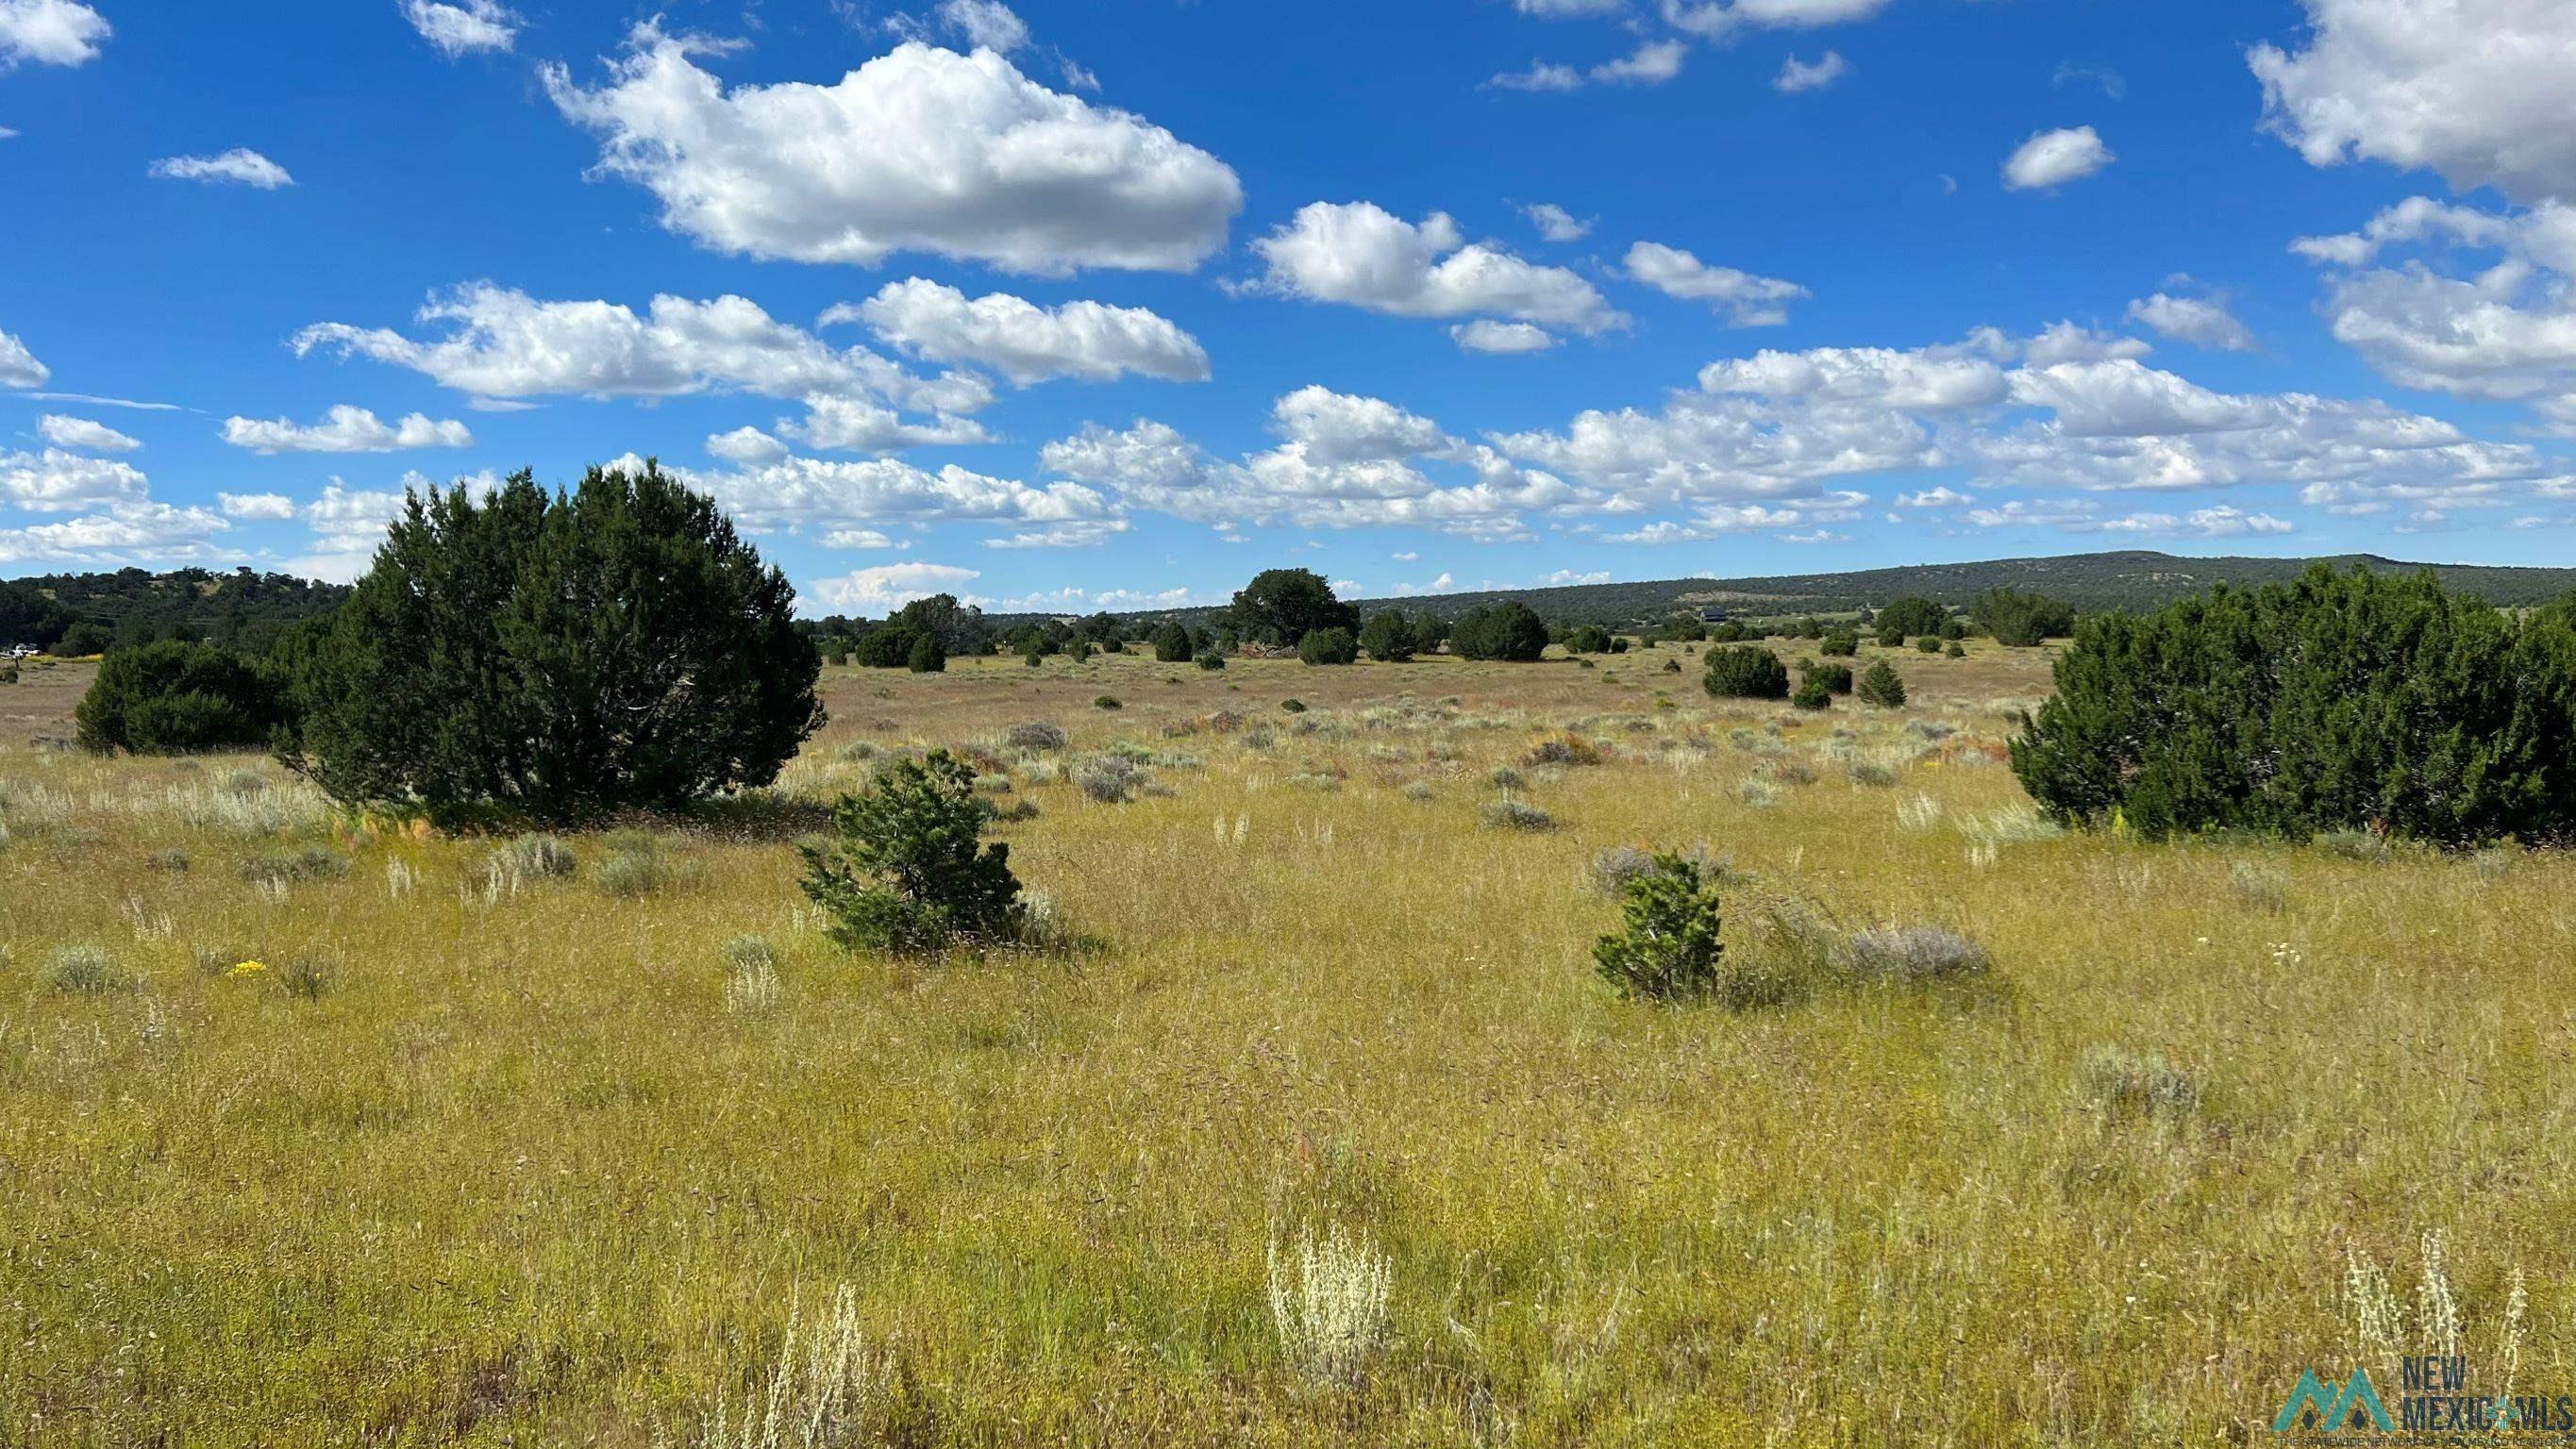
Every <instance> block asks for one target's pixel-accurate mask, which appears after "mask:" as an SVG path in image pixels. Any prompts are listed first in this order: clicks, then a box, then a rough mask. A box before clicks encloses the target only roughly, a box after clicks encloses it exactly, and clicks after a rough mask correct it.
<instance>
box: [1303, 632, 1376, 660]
mask: <svg viewBox="0 0 2576 1449" xmlns="http://www.w3.org/2000/svg"><path fill="white" fill-rule="evenodd" d="M1297 657H1298V658H1299V659H1301V660H1303V661H1304V662H1306V663H1308V664H1355V663H1358V662H1359V657H1360V643H1359V640H1357V639H1354V638H1352V637H1351V631H1350V630H1348V629H1339V628H1336V629H1310V630H1308V631H1307V632H1306V637H1305V638H1303V639H1300V640H1298V641H1297Z"/></svg>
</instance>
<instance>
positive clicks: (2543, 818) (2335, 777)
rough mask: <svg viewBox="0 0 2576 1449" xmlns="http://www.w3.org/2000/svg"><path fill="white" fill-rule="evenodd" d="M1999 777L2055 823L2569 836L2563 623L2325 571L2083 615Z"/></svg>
mask: <svg viewBox="0 0 2576 1449" xmlns="http://www.w3.org/2000/svg"><path fill="white" fill-rule="evenodd" d="M2012 755H2013V770H2014V772H2015V773H2016V774H2018V775H2019V776H2020V777H2021V781H2022V784H2023V785H2024V786H2025V787H2027V788H2028V789H2029V791H2030V793H2031V795H2032V796H2033V797H2034V798H2035V799H2037V800H2038V801H2039V803H2040V804H2041V806H2042V807H2043V808H2045V809H2046V810H2047V811H2048V812H2049V814H2051V815H2052V816H2054V817H2056V818H2057V819H2058V820H2061V821H2063V822H2065V823H2068V824H2083V825H2098V824H2102V823H2105V822H2107V821H2110V820H2112V819H2114V818H2115V817H2116V818H2117V819H2118V820H2120V821H2121V822H2122V823H2124V824H2125V825H2127V826H2128V827H2129V828H2130V829H2132V830H2135V831H2137V832H2138V833H2140V834H2143V835H2147V836H2150V837H2153V836H2162V835H2168V834H2173V833H2178V832H2188V831H2199V830H2212V829H2251V830H2262V831H2272V832H2278V833H2281V834H2286V835H2291V836H2304V835H2307V834H2310V833H2312V832H2315V831H2321V830H2336V829H2373V830H2380V831H2385V832H2388V833H2392V834H2398V835H2406V836H2413V837H2416V838H2420V839H2425V840H2433V841H2440V842H2443V843H2447V844H2470V843H2474V842H2478V841H2483V840H2491V839H2494V838H2496V837H2498V836H2502V835H2519V836H2522V837H2524V838H2526V839H2536V840H2566V839H2569V838H2571V837H2576V627H2571V620H2570V615H2569V612H2568V610H2567V608H2566V606H2564V605H2562V606H2559V607H2555V608H2551V609H2543V610H2538V611H2534V612H2533V613H2531V614H2528V615H2524V616H2519V617H2517V616H2514V615H2509V614H2506V613H2504V612H2502V611H2500V610H2497V609H2494V608H2491V607H2489V606H2488V605H2486V604H2483V603H2481V602H2479V601H2477V600H2475V599H2469V598H2464V597H2460V596H2457V595H2453V594H2450V593H2448V592H2446V591H2445V590H2444V589H2443V587H2442V585H2441V584H2440V583H2439V582H2438V581H2437V580H2436V579H2435V578H2434V577H2433V575H2432V574H2431V573H2429V572H2426V573H2421V574H2417V575H2414V576H2412V577H2405V578H2388V577H2382V576H2378V575H2373V574H2370V573H2367V572H2364V571H2360V570H2355V571H2354V572H2351V573H2340V574H2339V573H2336V572H2334V571H2333V570H2332V569H2329V568H2327V567H2325V566H2324V565H2318V566H2317V567H2315V568H2313V569H2311V570H2310V571H2309V572H2308V573H2307V575H2306V576H2305V577H2303V578H2301V579H2300V580H2299V581H2298V582H2297V583H2296V584H2293V585H2290V586H2287V587H2282V586H2278V585H2267V586H2265V587H2263V588H2261V589H2258V590H2236V589H2228V588H2224V587H2222V588H2218V589H2213V590H2211V591H2210V592H2209V593H2207V594H2205V595H2201V596H2199V597H2195V598H2190V599H2185V600H2182V601H2180V602H2178V603H2174V604H2171V605H2168V606H2166V607H2165V608H2162V609H2159V610H2157V611H2155V612H2154V613H2151V614H2128V613H2111V614H2101V615H2094V616H2090V617H2087V618H2086V619H2084V620H2083V622H2081V623H2080V624H2078V625H2077V626H2076V631H2075V642H2074V644H2073V645H2072V646H2071V647H2069V648H2068V650H2067V652H2066V653H2065V654H2064V655H2063V656H2061V657H2060V658H2059V660H2058V661H2057V693H2056V695H2055V697H2053V698H2051V699H2050V700H2049V701H2048V702H2047V703H2046V704H2045V705H2043V706H2042V707H2041V708H2040V711H2039V713H2038V715H2037V716H2036V717H2033V718H2028V719H2026V720H2025V721H2024V723H2023V727H2022V731H2021V734H2020V736H2019V737H2018V738H2016V739H2015V740H2014V741H2013V743H2012Z"/></svg>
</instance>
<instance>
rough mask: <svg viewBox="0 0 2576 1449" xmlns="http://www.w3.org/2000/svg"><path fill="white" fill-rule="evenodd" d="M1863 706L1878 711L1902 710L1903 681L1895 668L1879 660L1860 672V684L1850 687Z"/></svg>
mask: <svg viewBox="0 0 2576 1449" xmlns="http://www.w3.org/2000/svg"><path fill="white" fill-rule="evenodd" d="M1852 692H1853V693H1854V694H1857V695H1859V696H1860V702H1861V703H1863V704H1873V705H1876V706H1878V707H1879V708H1880V709H1902V708H1904V706H1905V679H1904V676H1902V675H1900V674H1898V673H1897V672H1896V666H1895V665H1893V664H1890V663H1888V662H1887V661H1886V660H1884V659H1881V660H1878V661H1876V662H1874V663H1872V664H1871V665H1870V666H1869V668H1867V669H1864V670H1862V671H1861V676H1860V682H1859V683H1858V684H1856V685H1854V686H1853V687H1852Z"/></svg>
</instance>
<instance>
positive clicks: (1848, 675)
mask: <svg viewBox="0 0 2576 1449" xmlns="http://www.w3.org/2000/svg"><path fill="white" fill-rule="evenodd" d="M1798 671H1799V673H1800V674H1802V675H1803V676H1805V678H1806V679H1807V680H1808V681H1809V682H1811V683H1821V684H1823V685H1824V686H1825V688H1826V689H1827V690H1829V691H1831V692H1832V693H1835V694H1849V693H1851V692H1852V671H1851V666H1850V665H1848V664H1832V663H1826V662H1823V661H1817V662H1813V663H1806V664H1801V665H1799V666H1798Z"/></svg>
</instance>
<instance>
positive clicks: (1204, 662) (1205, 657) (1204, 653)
mask: <svg viewBox="0 0 2576 1449" xmlns="http://www.w3.org/2000/svg"><path fill="white" fill-rule="evenodd" d="M1224 667H1225V656H1224V655H1222V654H1219V653H1217V652H1216V651H1215V650H1213V649H1205V650H1201V651H1200V652H1199V668H1201V669H1223V668H1224Z"/></svg>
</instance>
